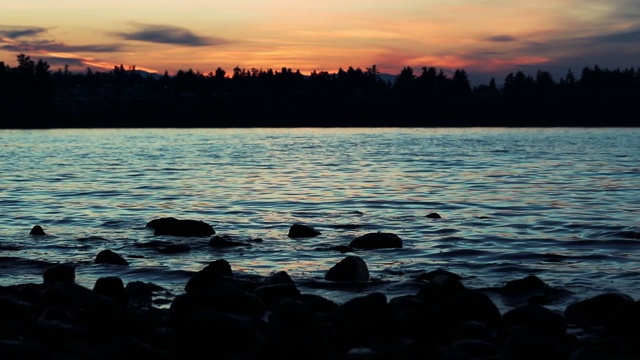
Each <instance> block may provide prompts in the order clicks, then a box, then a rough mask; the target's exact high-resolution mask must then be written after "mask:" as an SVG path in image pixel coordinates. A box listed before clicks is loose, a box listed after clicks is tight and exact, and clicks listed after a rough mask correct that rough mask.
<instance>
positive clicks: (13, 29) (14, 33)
mask: <svg viewBox="0 0 640 360" xmlns="http://www.w3.org/2000/svg"><path fill="white" fill-rule="evenodd" d="M46 32H47V29H46V28H43V27H34V26H31V27H30V26H9V25H0V38H9V39H17V38H20V37H30V36H36V35H40V34H43V33H46Z"/></svg>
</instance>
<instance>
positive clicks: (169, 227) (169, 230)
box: [147, 217, 216, 237]
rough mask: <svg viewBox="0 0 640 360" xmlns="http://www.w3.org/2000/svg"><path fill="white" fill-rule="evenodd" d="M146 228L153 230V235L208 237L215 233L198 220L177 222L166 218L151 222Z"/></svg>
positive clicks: (174, 219) (211, 227)
mask: <svg viewBox="0 0 640 360" xmlns="http://www.w3.org/2000/svg"><path fill="white" fill-rule="evenodd" d="M147 227H149V228H152V229H154V230H155V231H154V233H153V234H154V235H173V236H194V237H197V236H210V235H213V234H215V233H216V231H215V230H214V228H213V226H211V225H209V224H207V223H205V222H204V221H199V220H189V219H186V220H178V219H176V218H173V217H166V218H160V219H155V220H151V221H149V222H148V223H147Z"/></svg>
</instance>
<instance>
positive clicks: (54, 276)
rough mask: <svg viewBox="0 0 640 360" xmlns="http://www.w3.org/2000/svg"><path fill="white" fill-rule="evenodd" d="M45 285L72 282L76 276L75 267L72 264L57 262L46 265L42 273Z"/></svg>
mask: <svg viewBox="0 0 640 360" xmlns="http://www.w3.org/2000/svg"><path fill="white" fill-rule="evenodd" d="M42 277H43V279H44V283H45V285H50V284H58V283H68V284H72V283H73V282H74V281H75V278H76V267H75V266H74V265H72V264H66V263H65V264H57V265H53V266H50V267H48V268H47V269H46V270H45V271H44V274H42Z"/></svg>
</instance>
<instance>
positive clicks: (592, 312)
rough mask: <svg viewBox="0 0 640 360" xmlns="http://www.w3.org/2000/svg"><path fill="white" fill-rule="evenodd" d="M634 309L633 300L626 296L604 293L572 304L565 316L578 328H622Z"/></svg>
mask: <svg viewBox="0 0 640 360" xmlns="http://www.w3.org/2000/svg"><path fill="white" fill-rule="evenodd" d="M633 307H634V301H633V299H632V298H631V297H630V296H628V295H626V294H620V293H604V294H600V295H596V296H594V297H591V298H588V299H585V300H581V301H578V302H575V303H572V304H570V305H569V306H567V308H566V309H565V311H564V316H565V318H566V320H567V322H568V323H571V324H576V325H578V326H608V327H620V326H624V325H623V324H625V323H626V321H627V319H626V318H628V317H629V316H628V315H629V312H630V311H632V309H633ZM633 326H636V324H633Z"/></svg>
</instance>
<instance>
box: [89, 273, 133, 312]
mask: <svg viewBox="0 0 640 360" xmlns="http://www.w3.org/2000/svg"><path fill="white" fill-rule="evenodd" d="M93 291H95V292H96V293H98V294H100V295H103V296H106V297H108V298H110V299H113V301H115V302H116V304H122V305H124V304H126V303H127V301H128V295H127V291H126V290H125V287H124V283H123V282H122V279H120V278H119V277H117V276H108V277H103V278H99V279H98V280H96V283H95V284H94V286H93Z"/></svg>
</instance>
